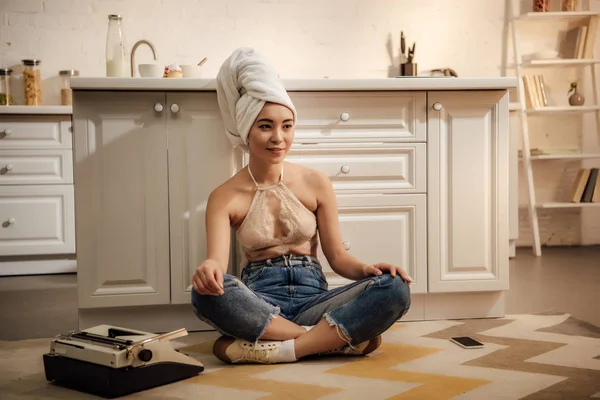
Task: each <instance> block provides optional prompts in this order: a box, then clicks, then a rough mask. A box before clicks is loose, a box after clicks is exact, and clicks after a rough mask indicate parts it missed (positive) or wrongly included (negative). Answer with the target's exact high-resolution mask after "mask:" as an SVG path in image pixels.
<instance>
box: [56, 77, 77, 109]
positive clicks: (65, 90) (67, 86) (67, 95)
mask: <svg viewBox="0 0 600 400" xmlns="http://www.w3.org/2000/svg"><path fill="white" fill-rule="evenodd" d="M58 76H60V80H61V83H60V104H61V105H63V106H70V105H72V104H73V90H72V89H71V77H72V76H79V71H77V70H74V69H67V70H64V71H58Z"/></svg>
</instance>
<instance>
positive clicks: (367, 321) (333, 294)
mask: <svg viewBox="0 0 600 400" xmlns="http://www.w3.org/2000/svg"><path fill="white" fill-rule="evenodd" d="M224 292H225V293H224V294H223V295H221V296H209V295H201V294H198V293H197V292H196V291H195V290H192V308H193V310H194V313H195V314H196V316H198V318H200V319H201V320H203V321H205V322H207V323H208V324H210V325H211V326H213V327H214V328H215V329H216V330H217V331H219V332H220V333H222V334H223V335H227V336H232V337H236V338H240V339H245V340H248V341H250V342H254V341H256V340H258V338H260V337H261V336H262V334H263V332H264V331H265V329H266V327H267V325H268V324H269V322H270V319H271V318H272V316H274V315H277V314H280V315H281V316H282V317H284V318H286V319H288V320H290V321H293V322H294V323H296V324H298V325H304V326H311V325H316V324H317V323H318V322H319V321H320V320H321V319H322V318H326V319H327V322H328V323H329V324H330V325H332V326H337V327H338V328H339V330H341V332H342V333H343V335H344V336H345V338H344V339H347V340H349V343H350V344H351V345H357V344H359V343H362V342H364V341H366V340H370V339H372V338H374V337H375V336H377V335H379V334H381V333H383V332H384V331H386V330H387V329H388V328H389V327H390V325H392V324H393V323H394V322H395V321H396V320H398V319H399V318H401V317H402V316H403V315H404V314H406V312H407V311H408V309H409V307H410V289H409V287H408V283H407V282H405V281H404V280H403V279H402V278H401V277H400V276H399V275H396V277H395V278H392V276H391V275H390V274H389V273H384V274H383V275H381V276H372V277H368V278H364V279H362V280H360V281H357V282H353V283H350V284H348V285H345V286H342V287H338V288H335V289H332V290H328V286H327V281H326V279H325V276H324V275H323V271H322V270H321V264H320V263H319V261H318V260H317V259H316V258H314V257H310V256H296V255H284V256H280V257H277V258H273V259H269V260H265V261H258V262H250V263H248V264H247V265H246V267H245V268H244V270H243V271H242V279H241V281H240V280H239V279H238V278H237V277H235V276H233V275H229V274H226V275H225V277H224Z"/></svg>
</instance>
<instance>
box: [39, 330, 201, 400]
mask: <svg viewBox="0 0 600 400" xmlns="http://www.w3.org/2000/svg"><path fill="white" fill-rule="evenodd" d="M185 335H187V331H186V330H185V329H183V328H182V329H178V330H176V331H173V332H168V333H163V334H155V333H149V332H142V331H138V330H134V329H126V328H121V327H117V326H110V325H98V326H95V327H93V328H89V329H86V330H82V331H74V332H71V333H69V334H64V335H59V336H57V338H56V339H54V340H52V342H51V344H50V352H49V353H46V354H44V355H43V359H44V370H45V372H46V379H47V380H48V381H50V382H54V383H56V384H58V385H60V386H65V387H68V388H71V389H75V390H78V391H82V392H86V393H91V394H95V395H98V396H102V397H105V398H115V397H120V396H124V395H127V394H130V393H134V392H139V391H142V390H146V389H150V388H152V387H156V386H160V385H164V384H167V383H171V382H175V381H178V380H181V379H185V378H189V377H192V376H195V375H197V374H199V373H200V372H202V371H203V370H204V365H203V364H202V363H201V362H200V361H197V360H195V359H193V358H192V357H190V356H188V355H185V354H183V353H180V352H179V351H177V350H175V349H173V347H172V345H171V343H170V342H169V340H171V339H175V338H178V337H181V336H185Z"/></svg>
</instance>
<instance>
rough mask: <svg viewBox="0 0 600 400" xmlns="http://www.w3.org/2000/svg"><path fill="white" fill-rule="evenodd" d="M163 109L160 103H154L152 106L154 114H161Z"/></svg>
mask: <svg viewBox="0 0 600 400" xmlns="http://www.w3.org/2000/svg"><path fill="white" fill-rule="evenodd" d="M164 109H165V108H164V107H163V105H162V104H160V103H156V104H155V105H154V111H156V112H162V110H164Z"/></svg>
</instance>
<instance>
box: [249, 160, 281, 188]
mask: <svg viewBox="0 0 600 400" xmlns="http://www.w3.org/2000/svg"><path fill="white" fill-rule="evenodd" d="M248 174H250V178H252V182H254V185H255V186H256V187H257V188H258V187H260V186H259V185H258V182H256V179H255V178H254V175H253V174H252V170H251V169H250V164H248ZM281 182H283V165H282V166H281V175H279V182H277V184H279V183H281Z"/></svg>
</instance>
